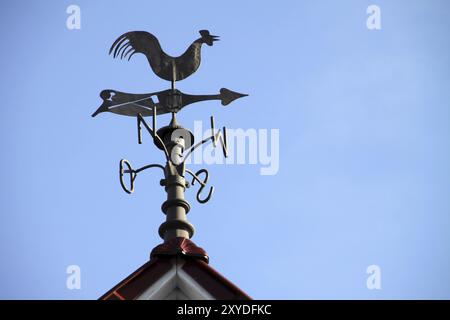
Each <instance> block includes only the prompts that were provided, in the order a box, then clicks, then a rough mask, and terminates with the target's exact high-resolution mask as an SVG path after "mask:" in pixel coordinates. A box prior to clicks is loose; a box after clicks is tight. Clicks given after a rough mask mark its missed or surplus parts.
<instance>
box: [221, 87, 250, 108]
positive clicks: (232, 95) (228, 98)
mask: <svg viewBox="0 0 450 320" xmlns="http://www.w3.org/2000/svg"><path fill="white" fill-rule="evenodd" d="M246 96H248V94H244V93H239V92H234V91H231V90H228V89H227V88H222V89H220V100H221V101H222V105H223V106H226V105H228V104H230V103H231V102H233V101H234V100H236V99H239V98H242V97H246Z"/></svg>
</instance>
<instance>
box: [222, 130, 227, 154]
mask: <svg viewBox="0 0 450 320" xmlns="http://www.w3.org/2000/svg"><path fill="white" fill-rule="evenodd" d="M222 130H223V143H222V145H223V153H224V155H225V158H228V148H227V128H226V127H225V126H224V127H223V128H222Z"/></svg>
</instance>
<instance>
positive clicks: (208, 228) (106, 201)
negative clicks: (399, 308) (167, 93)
mask: <svg viewBox="0 0 450 320" xmlns="http://www.w3.org/2000/svg"><path fill="white" fill-rule="evenodd" d="M71 4H76V5H79V6H80V8H81V29H80V30H68V29H67V28H66V19H67V16H68V15H67V13H66V8H67V7H68V6H69V5H71ZM371 4H376V5H378V6H379V7H380V9H381V26H382V28H381V30H368V29H367V27H366V19H367V14H366V8H367V7H368V6H369V5H371ZM0 9H1V10H0V12H1V19H0V25H1V30H2V31H0V32H1V34H2V41H3V46H2V50H1V51H0V70H1V73H0V74H1V84H2V85H1V86H0V93H1V99H2V106H1V107H0V112H1V117H0V123H1V125H0V132H1V136H0V137H1V138H0V145H1V150H2V157H1V159H0V161H1V167H2V168H3V170H1V171H0V176H1V179H0V181H1V191H2V192H1V193H0V213H1V223H0V228H1V229H0V256H1V264H0V288H1V289H2V290H0V298H18V299H30V298H31V299H48V298H50V299H95V298H98V297H99V296H100V295H101V294H103V293H104V292H105V291H107V290H108V289H110V288H111V287H112V286H113V285H115V284H116V283H117V282H119V281H120V280H122V279H123V278H124V277H126V276H127V275H128V274H130V273H131V272H132V271H134V270H135V269H137V268H138V267H139V266H140V265H142V264H143V263H144V262H146V261H147V259H148V256H149V252H150V251H151V249H152V248H153V247H154V246H156V245H157V244H159V243H160V242H161V239H160V238H159V237H158V234H157V229H158V226H159V225H160V224H161V223H162V221H163V220H164V215H163V213H162V212H161V211H160V204H161V203H162V201H164V197H165V194H164V191H163V189H162V188H161V187H160V186H159V184H158V181H159V179H160V176H159V172H156V171H154V172H151V171H149V172H146V173H144V174H142V175H141V176H139V178H138V180H137V182H136V191H135V193H134V194H133V195H131V196H130V195H127V194H125V193H124V192H123V191H122V190H121V188H120V185H119V183H118V178H117V171H118V170H117V168H118V163H119V160H120V159H121V158H127V159H129V160H130V161H131V162H132V163H133V164H136V166H140V165H144V164H146V163H152V162H162V161H163V157H162V155H161V154H160V153H159V152H157V151H156V150H155V148H154V147H153V145H151V144H150V143H148V142H149V139H148V138H147V139H146V140H147V142H146V143H144V144H143V145H138V144H137V142H136V129H135V120H133V119H132V118H126V117H119V116H116V115H113V114H103V115H100V116H98V117H97V118H94V119H92V118H91V117H90V115H91V113H92V112H93V111H95V109H96V108H97V107H98V106H99V105H100V103H101V100H100V98H99V96H98V94H99V92H100V91H101V90H103V89H106V88H111V89H116V90H120V91H125V92H135V93H143V92H152V91H157V90H163V89H166V88H167V87H168V83H166V82H165V81H163V80H161V79H159V78H157V77H156V76H155V75H154V74H153V73H152V72H151V71H150V69H149V67H148V64H147V61H146V59H145V57H144V56H138V55H135V56H134V57H133V58H132V60H131V61H129V62H127V61H121V60H117V59H112V57H111V56H108V50H109V47H110V46H111V44H112V43H113V41H114V40H115V39H116V38H117V37H118V36H119V35H121V34H122V33H124V32H126V31H132V30H146V31H150V32H152V33H153V34H155V35H156V36H157V37H158V38H159V39H160V42H161V44H162V46H163V48H164V50H165V51H166V52H168V53H169V54H172V55H178V54H181V53H182V52H183V51H184V50H185V49H186V47H187V46H188V45H189V44H190V43H191V41H193V40H194V39H196V38H197V37H198V33H197V32H198V30H200V29H209V30H210V31H211V33H212V34H216V35H220V36H221V41H220V42H218V43H217V44H215V45H214V46H213V47H205V48H204V49H203V52H202V54H203V60H202V65H201V67H200V69H199V70H198V71H197V73H196V74H195V75H193V76H192V77H190V78H188V79H186V80H183V81H182V82H180V83H179V84H178V88H179V89H181V90H183V91H185V92H189V93H199V94H203V93H215V92H217V90H218V89H219V88H221V87H227V88H229V89H232V90H236V91H240V92H245V93H249V94H250V96H249V97H246V98H245V99H241V100H238V101H236V102H234V103H233V104H231V105H229V106H227V107H222V106H221V105H220V104H219V103H217V102H210V103H204V104H202V105H198V106H191V107H188V108H186V109H185V110H184V111H183V112H181V114H180V115H179V117H178V120H179V122H181V123H182V124H183V125H185V126H186V127H190V128H192V127H193V123H194V121H195V120H203V121H205V126H206V125H207V123H208V119H209V116H210V115H214V116H215V118H216V126H221V125H226V126H227V127H230V128H243V129H247V128H255V129H279V130H280V131H279V132H280V155H279V156H280V168H279V172H278V174H276V175H273V176H262V175H260V174H259V169H260V168H259V166H258V165H230V166H225V165H211V166H208V167H207V168H208V169H209V171H210V182H211V184H213V185H215V187H216V192H215V195H214V197H213V199H212V200H211V201H210V202H209V203H208V204H206V205H201V204H198V203H196V202H195V191H194V190H192V189H190V190H189V191H188V194H187V198H188V200H189V201H190V203H191V205H192V210H191V212H190V213H189V219H190V221H191V222H192V223H193V224H194V225H195V226H196V229H197V233H196V234H195V236H194V238H193V241H194V242H195V243H196V244H197V245H199V246H201V247H203V248H204V249H206V250H207V252H208V253H209V255H210V258H211V265H212V266H213V267H214V268H216V269H217V270H218V271H220V272H221V273H222V274H223V275H225V276H226V277H228V278H229V279H230V280H231V281H233V282H234V283H235V284H237V285H238V286H239V287H241V288H242V289H243V290H244V291H246V292H247V293H248V294H249V295H251V296H252V297H254V298H259V299H263V298H264V299H316V298H321V299H332V298H338V299H383V298H384V299H417V298H423V299H430V298H437V299H440V298H447V299H449V298H450V273H449V272H448V270H450V235H449V228H450V200H449V193H448V192H449V190H450V169H449V163H450V151H449V150H450V149H449V148H450V142H449V137H450V126H449V124H450V105H449V101H450V75H449V71H450V54H449V51H450V37H449V36H448V33H449V31H450V21H449V20H448V12H449V11H450V4H449V3H448V1H444V0H442V1H438V0H433V1H411V0H408V1H406V0H404V1H400V0H398V1H376V2H372V1H363V0H358V1H356V0H355V1H349V0H348V1H323V0H321V1H319V0H314V1H312V0H311V1H270V2H269V1H266V2H264V3H263V2H261V1H258V2H256V1H248V2H242V1H227V2H224V1H222V2H211V1H196V2H195V3H192V2H189V3H188V2H186V1H171V2H170V5H169V4H167V3H163V2H155V3H153V4H152V3H151V2H150V1H99V0H97V1H45V2H42V1H39V2H38V1H34V2H31V1H21V0H19V1H2V2H1V4H0ZM169 119H170V118H169V117H168V116H162V117H161V118H160V119H159V124H165V123H167V122H168V121H169ZM145 138H146V137H145ZM145 138H144V140H145ZM199 168H201V166H193V169H199ZM374 264H375V265H378V266H379V267H380V268H381V274H382V278H381V279H382V280H381V282H382V289H381V290H368V289H367V287H366V279H367V277H368V275H367V274H366V268H367V267H368V266H369V265H374ZM69 265H78V266H80V268H81V289H80V290H68V289H67V288H66V278H67V274H66V268H67V266H69Z"/></svg>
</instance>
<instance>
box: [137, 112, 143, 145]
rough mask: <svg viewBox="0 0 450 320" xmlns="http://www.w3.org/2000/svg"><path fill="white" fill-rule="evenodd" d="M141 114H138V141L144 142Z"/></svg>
mask: <svg viewBox="0 0 450 320" xmlns="http://www.w3.org/2000/svg"><path fill="white" fill-rule="evenodd" d="M140 115H141V114H139V115H138V116H136V119H137V129H138V143H139V144H142V134H141V120H140V119H139V116H140Z"/></svg>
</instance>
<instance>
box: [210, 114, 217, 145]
mask: <svg viewBox="0 0 450 320" xmlns="http://www.w3.org/2000/svg"><path fill="white" fill-rule="evenodd" d="M210 119H211V135H212V141H213V146H214V148H215V147H217V139H216V130H215V128H214V116H211V117H210Z"/></svg>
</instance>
